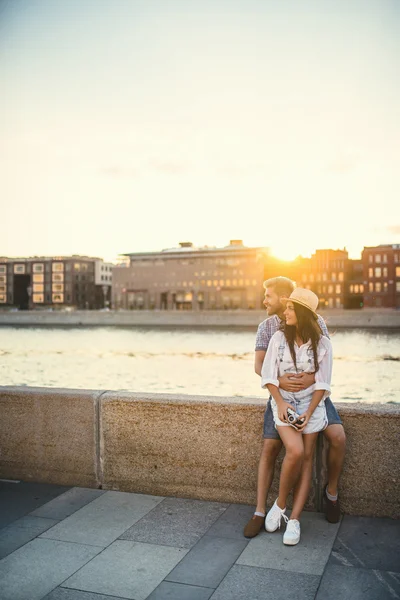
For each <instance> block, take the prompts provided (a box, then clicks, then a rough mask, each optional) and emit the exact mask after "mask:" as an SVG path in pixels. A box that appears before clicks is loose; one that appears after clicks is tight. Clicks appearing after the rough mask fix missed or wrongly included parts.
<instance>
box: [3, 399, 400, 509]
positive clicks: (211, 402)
mask: <svg viewBox="0 0 400 600" xmlns="http://www.w3.org/2000/svg"><path fill="white" fill-rule="evenodd" d="M338 409H339V412H340V415H341V417H342V419H343V423H344V427H345V430H346V434H347V440H348V441H347V454H346V461H345V467H344V472H343V476H342V480H341V485H340V490H341V499H342V505H343V510H344V511H345V512H346V513H347V514H354V515H364V516H379V517H392V518H399V517H400V497H399V493H398V487H399V479H400V477H399V473H400V469H399V464H400V445H399V440H398V432H399V425H400V406H399V405H390V404H386V405H381V404H375V405H365V404H339V405H338ZM263 413H264V402H263V401H260V399H257V398H252V399H248V400H244V399H242V398H240V399H239V398H220V397H203V396H178V395H169V394H168V395H163V394H137V393H136V394H135V393H122V392H91V391H74V390H56V389H54V390H53V389H40V388H36V389H35V388H0V477H4V478H14V479H17V478H21V479H25V480H35V481H42V482H49V483H58V484H66V485H78V486H87V487H99V486H101V487H103V488H104V489H114V490H124V491H132V492H141V493H146V494H158V495H166V496H179V497H188V498H199V499H205V500H216V501H222V502H239V503H248V504H254V503H255V497H256V482H257V466H258V459H259V455H260V450H261V445H262V424H263ZM326 449H327V445H326V442H325V441H324V440H323V437H321V441H320V443H319V445H318V449H317V454H318V456H317V460H316V462H315V465H314V474H313V482H312V491H311V494H310V498H309V502H308V505H307V508H308V509H310V510H320V508H321V491H322V489H323V486H324V484H325V482H326V480H327V475H326ZM282 455H283V453H282ZM281 459H282V456H281V458H280V460H281ZM278 476H279V465H278V468H277V469H276V473H275V479H274V484H273V486H272V491H271V496H270V500H271V501H273V500H274V498H275V497H276V492H277V485H278Z"/></svg>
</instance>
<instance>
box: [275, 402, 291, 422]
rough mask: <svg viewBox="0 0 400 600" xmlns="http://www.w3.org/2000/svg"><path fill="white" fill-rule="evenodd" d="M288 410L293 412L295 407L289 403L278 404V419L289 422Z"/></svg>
mask: <svg viewBox="0 0 400 600" xmlns="http://www.w3.org/2000/svg"><path fill="white" fill-rule="evenodd" d="M288 408H291V409H292V410H293V407H292V406H291V405H290V404H289V403H288V402H283V401H282V402H278V403H277V409H278V417H279V418H280V420H281V421H283V422H284V423H286V422H287V409H288Z"/></svg>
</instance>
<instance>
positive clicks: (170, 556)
mask: <svg viewBox="0 0 400 600" xmlns="http://www.w3.org/2000/svg"><path fill="white" fill-rule="evenodd" d="M186 553H187V550H186V549H185V548H173V547H172V546H169V547H168V548H166V546H156V545H154V544H142V543H140V542H129V541H124V540H117V541H115V542H113V543H112V544H111V545H110V546H109V547H108V548H106V549H105V550H104V551H103V552H102V553H101V554H99V555H98V556H96V558H94V559H93V560H92V561H91V562H90V563H89V564H87V565H86V566H85V567H83V568H82V569H80V571H78V572H77V573H75V575H72V577H70V578H69V579H67V581H65V582H64V583H63V587H69V588H75V589H79V590H84V591H89V592H96V593H100V594H105V595H107V594H108V595H111V596H117V597H118V596H121V597H123V598H130V599H132V600H145V598H147V596H149V594H150V593H151V592H152V591H153V590H154V589H155V588H156V587H157V586H158V585H159V584H160V583H161V581H162V580H163V579H164V578H165V576H166V575H167V574H168V573H169V572H170V571H171V569H173V568H174V567H175V565H177V564H178V562H179V561H180V560H181V559H182V558H183V557H184V556H185V554H186Z"/></svg>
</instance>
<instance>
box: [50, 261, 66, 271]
mask: <svg viewBox="0 0 400 600" xmlns="http://www.w3.org/2000/svg"><path fill="white" fill-rule="evenodd" d="M52 270H53V273H55V272H56V273H59V272H60V271H61V272H62V271H64V263H62V262H53V264H52Z"/></svg>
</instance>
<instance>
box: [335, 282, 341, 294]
mask: <svg viewBox="0 0 400 600" xmlns="http://www.w3.org/2000/svg"><path fill="white" fill-rule="evenodd" d="M341 292H342V286H341V285H340V284H338V285H337V286H336V293H337V294H340V293H341Z"/></svg>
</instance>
